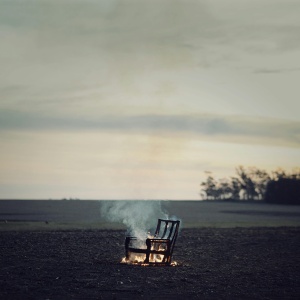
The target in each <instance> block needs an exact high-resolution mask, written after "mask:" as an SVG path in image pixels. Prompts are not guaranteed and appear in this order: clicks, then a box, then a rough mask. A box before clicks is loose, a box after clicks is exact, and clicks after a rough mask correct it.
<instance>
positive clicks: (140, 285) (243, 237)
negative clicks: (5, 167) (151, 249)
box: [0, 227, 300, 299]
mask: <svg viewBox="0 0 300 300" xmlns="http://www.w3.org/2000/svg"><path fill="white" fill-rule="evenodd" d="M124 233H125V232H124V231H113V230H70V231H2V232H0V247H1V248H0V249H1V250H0V266H1V272H0V299H299V298H300V252H299V249H300V228H299V227H277V228H273V227H269V228H219V229H218V228H198V229H183V230H182V231H181V233H180V236H179V237H178V241H177V245H176V247H175V250H174V257H173V258H174V260H176V261H177V262H178V263H179V265H178V266H177V267H141V266H130V265H124V264H120V260H121V258H122V257H123V256H124Z"/></svg>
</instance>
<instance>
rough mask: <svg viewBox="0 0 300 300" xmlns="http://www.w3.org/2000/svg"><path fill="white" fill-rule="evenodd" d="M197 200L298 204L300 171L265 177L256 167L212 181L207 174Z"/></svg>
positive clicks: (277, 172) (280, 170)
mask: <svg viewBox="0 0 300 300" xmlns="http://www.w3.org/2000/svg"><path fill="white" fill-rule="evenodd" d="M205 173H206V175H207V178H206V180H205V181H203V182H202V183H201V184H200V185H201V192H200V196H201V198H202V199H206V200H228V199H232V200H264V201H266V202H270V203H288V204H300V168H295V169H293V170H292V171H291V172H287V171H285V170H283V169H281V168H279V169H276V170H275V171H272V172H270V173H268V172H267V171H265V170H261V169H258V168H256V167H248V168H245V167H243V166H239V167H237V168H235V173H236V174H235V176H231V177H229V178H219V179H218V178H215V177H214V176H213V174H212V173H211V172H208V171H206V172H205Z"/></svg>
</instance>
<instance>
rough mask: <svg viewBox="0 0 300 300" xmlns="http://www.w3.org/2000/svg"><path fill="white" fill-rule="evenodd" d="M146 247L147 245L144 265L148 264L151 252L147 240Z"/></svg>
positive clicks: (149, 243)
mask: <svg viewBox="0 0 300 300" xmlns="http://www.w3.org/2000/svg"><path fill="white" fill-rule="evenodd" d="M146 245H147V252H146V259H145V260H144V263H145V264H148V263H149V257H150V251H151V242H150V241H149V240H148V239H147V240H146Z"/></svg>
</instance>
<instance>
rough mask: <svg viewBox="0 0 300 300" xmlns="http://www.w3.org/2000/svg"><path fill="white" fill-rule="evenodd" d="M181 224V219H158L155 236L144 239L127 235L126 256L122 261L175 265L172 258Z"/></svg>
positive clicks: (140, 263) (139, 263)
mask: <svg viewBox="0 0 300 300" xmlns="http://www.w3.org/2000/svg"><path fill="white" fill-rule="evenodd" d="M179 224H180V221H174V220H163V219H158V224H157V228H156V231H155V235H154V237H148V238H147V239H146V240H144V241H143V240H139V239H137V238H136V237H130V236H129V237H126V239H125V253H126V257H125V258H124V259H123V260H122V262H123V263H127V264H138V265H173V264H172V262H171V260H172V254H173V249H174V245H175V241H176V238H177V235H178V229H179Z"/></svg>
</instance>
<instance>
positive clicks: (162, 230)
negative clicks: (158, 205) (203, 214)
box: [155, 219, 180, 244]
mask: <svg viewBox="0 0 300 300" xmlns="http://www.w3.org/2000/svg"><path fill="white" fill-rule="evenodd" d="M179 225H180V221H178V220H176V221H174V220H164V219H158V221H157V227H156V231H155V238H158V239H166V240H170V243H171V244H173V243H174V242H175V240H176V238H177V235H178V230H179Z"/></svg>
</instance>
